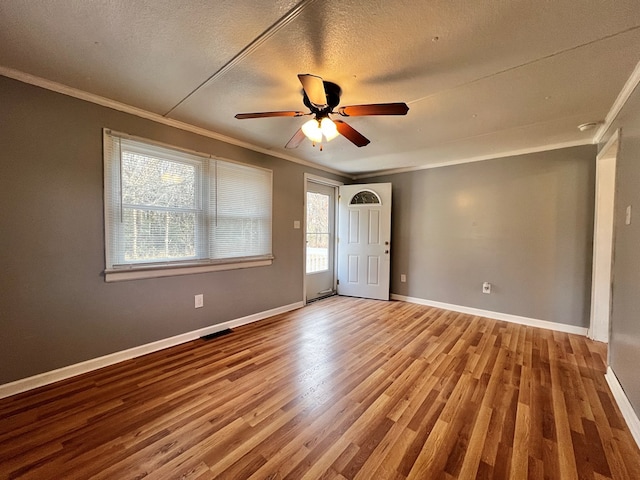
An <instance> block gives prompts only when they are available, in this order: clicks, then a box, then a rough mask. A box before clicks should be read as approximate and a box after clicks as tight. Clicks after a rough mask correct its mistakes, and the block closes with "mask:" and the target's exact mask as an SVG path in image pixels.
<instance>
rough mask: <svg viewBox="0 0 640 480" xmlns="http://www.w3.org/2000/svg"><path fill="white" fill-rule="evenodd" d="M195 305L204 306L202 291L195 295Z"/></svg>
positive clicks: (197, 306)
mask: <svg viewBox="0 0 640 480" xmlns="http://www.w3.org/2000/svg"><path fill="white" fill-rule="evenodd" d="M195 306H196V308H202V307H204V295H203V294H202V293H199V294H198V295H196V296H195Z"/></svg>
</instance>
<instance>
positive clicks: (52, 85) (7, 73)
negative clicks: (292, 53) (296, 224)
mask: <svg viewBox="0 0 640 480" xmlns="http://www.w3.org/2000/svg"><path fill="white" fill-rule="evenodd" d="M0 75H2V76H4V77H8V78H12V79H13V80H17V81H19V82H22V83H27V84H29V85H34V86H36V87H40V88H44V89H45V90H50V91H52V92H56V93H61V94H62V95H67V96H69V97H73V98H77V99H79V100H84V101H86V102H90V103H93V104H96V105H100V106H102V107H107V108H111V109H113V110H117V111H119V112H123V113H128V114H130V115H135V116H136V117H140V118H144V119H146V120H151V121H153V122H157V123H161V124H163V125H167V126H169V127H174V128H178V129H180V130H184V131H186V132H190V133H195V134H196V135H201V136H203V137H208V138H213V139H214V140H219V141H221V142H224V143H228V144H230V145H235V146H237V147H242V148H246V149H248V150H252V151H254V152H258V153H263V154H265V155H269V156H272V157H277V158H281V159H282V160H287V161H289V162H293V163H297V164H299V165H304V166H305V167H311V168H315V169H317V170H321V171H323V172H327V173H332V174H334V175H340V176H343V177H351V175H350V174H348V173H345V172H341V171H339V170H335V169H333V168H330V167H325V166H323V165H319V164H317V163H313V162H309V161H307V160H302V159H300V158H296V157H293V156H291V155H286V154H283V153H279V152H276V151H273V150H269V149H267V148H263V147H259V146H257V145H253V144H251V143H248V142H245V141H242V140H238V139H236V138H233V137H229V136H227V135H222V134H220V133H216V132H214V131H212V130H208V129H206V128H203V127H197V126H195V125H192V124H190V123H186V122H181V121H179V120H174V119H171V118H167V117H163V116H162V115H160V114H157V113H153V112H149V111H148V110H144V109H142V108H138V107H134V106H131V105H128V104H126V103H122V102H118V101H116V100H112V99H110V98H106V97H102V96H100V95H95V94H93V93H89V92H85V91H84V90H80V89H77V88H74V87H70V86H68V85H64V84H62V83H57V82H53V81H51V80H47V79H45V78H42V77H38V76H36V75H31V74H29V73H25V72H21V71H19V70H15V69H13V68H8V67H4V66H2V65H0Z"/></svg>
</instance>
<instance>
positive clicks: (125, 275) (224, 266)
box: [104, 259, 273, 283]
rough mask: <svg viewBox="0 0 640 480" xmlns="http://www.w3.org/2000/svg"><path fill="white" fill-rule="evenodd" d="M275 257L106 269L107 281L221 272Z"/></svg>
mask: <svg viewBox="0 0 640 480" xmlns="http://www.w3.org/2000/svg"><path fill="white" fill-rule="evenodd" d="M272 263H273V259H260V260H250V261H246V262H234V263H217V264H210V265H173V266H166V265H162V266H154V267H132V268H128V269H118V270H105V272H104V279H105V282H108V283H111V282H122V281H125V280H141V279H145V278H160V277H175V276H178V275H192V274H195V273H207V272H220V271H222V270H238V269H241V268H253V267H267V266H269V265H271V264H272Z"/></svg>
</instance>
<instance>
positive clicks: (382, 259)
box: [338, 183, 391, 300]
mask: <svg viewBox="0 0 640 480" xmlns="http://www.w3.org/2000/svg"><path fill="white" fill-rule="evenodd" d="M339 192H340V193H339V197H340V200H339V202H338V205H339V213H338V294H339V295H347V296H351V297H363V298H373V299H378V300H389V276H390V266H391V262H390V258H391V184H390V183H372V184H365V185H344V186H341V187H340V189H339Z"/></svg>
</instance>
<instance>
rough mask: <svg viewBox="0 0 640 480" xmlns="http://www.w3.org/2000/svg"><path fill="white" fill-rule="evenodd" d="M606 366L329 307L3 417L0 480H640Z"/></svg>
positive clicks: (29, 399)
mask: <svg viewBox="0 0 640 480" xmlns="http://www.w3.org/2000/svg"><path fill="white" fill-rule="evenodd" d="M605 358H606V346H605V345H604V344H598V343H595V342H592V341H590V340H588V339H586V338H583V337H580V336H576V335H569V334H563V333H557V332H551V331H547V330H541V329H536V328H531V327H524V326H520V325H515V324H509V323H505V322H500V321H494V320H488V319H484V318H479V317H473V316H470V315H464V314H458V313H453V312H447V311H443V310H438V309H435V308H430V307H424V306H419V305H412V304H407V303H402V302H378V301H372V300H362V299H355V298H345V297H332V298H330V299H326V300H323V301H321V302H317V303H314V304H311V305H310V306H308V307H306V308H303V309H300V310H296V311H294V312H290V313H287V314H283V315H279V316H276V317H273V318H270V319H267V320H263V321H261V322H258V323H255V324H252V325H247V326H244V327H240V328H238V329H236V330H234V332H233V333H231V334H229V335H226V336H222V337H219V338H216V339H212V340H197V341H193V342H190V343H187V344H184V345H180V346H177V347H174V348H170V349H167V350H163V351H161V352H156V353H153V354H150V355H147V356H144V357H140V358H137V359H134V360H130V361H126V362H123V363H120V364H118V365H114V366H111V367H107V368H103V369H101V370H97V371H95V372H91V373H88V374H85V375H82V376H78V377H75V378H72V379H69V380H65V381H63V382H60V383H57V384H54V385H50V386H47V387H43V388H40V389H38V390H34V391H31V392H26V393H23V394H20V395H16V396H14V397H10V398H6V399H3V400H0V478H29V479H84V478H94V479H118V480H120V479H138V478H143V477H144V478H153V479H170V478H191V479H209V478H229V479H248V478H256V479H257V478H269V479H281V478H282V479H283V478H287V479H301V478H323V479H324V478H326V479H329V478H337V479H343V478H347V479H352V478H358V479H360V478H362V479H438V478H440V479H455V478H459V479H473V478H483V479H501V478H512V479H526V478H530V479H574V478H576V479H577V478H580V479H594V480H604V479H633V478H635V479H638V478H640V451H639V450H638V447H637V446H636V444H635V443H634V441H633V439H632V437H631V434H630V433H629V431H628V429H627V427H626V425H625V424H624V421H623V419H622V417H621V414H620V412H619V410H618V408H617V406H616V405H615V403H614V400H613V398H612V396H611V393H610V392H609V389H608V387H607V384H606V382H605V380H604V377H603V375H604V372H605Z"/></svg>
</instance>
